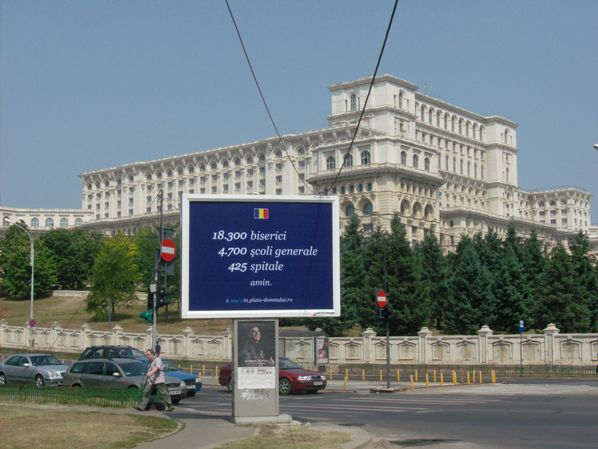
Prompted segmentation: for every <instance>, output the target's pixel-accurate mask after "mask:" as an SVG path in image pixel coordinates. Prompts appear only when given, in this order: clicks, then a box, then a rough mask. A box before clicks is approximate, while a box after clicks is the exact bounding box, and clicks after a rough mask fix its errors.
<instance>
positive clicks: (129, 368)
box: [120, 362, 146, 376]
mask: <svg viewBox="0 0 598 449" xmlns="http://www.w3.org/2000/svg"><path fill="white" fill-rule="evenodd" d="M120 368H121V369H122V370H123V372H124V373H125V376H144V375H145V371H146V368H145V363H140V362H127V363H121V364H120Z"/></svg>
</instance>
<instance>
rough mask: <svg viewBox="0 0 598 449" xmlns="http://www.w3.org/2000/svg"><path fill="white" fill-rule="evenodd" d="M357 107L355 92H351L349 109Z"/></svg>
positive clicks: (353, 109)
mask: <svg viewBox="0 0 598 449" xmlns="http://www.w3.org/2000/svg"><path fill="white" fill-rule="evenodd" d="M356 109H357V97H356V96H355V94H351V110H352V111H355V110H356Z"/></svg>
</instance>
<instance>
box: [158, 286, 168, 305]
mask: <svg viewBox="0 0 598 449" xmlns="http://www.w3.org/2000/svg"><path fill="white" fill-rule="evenodd" d="M168 293H169V292H168V291H167V290H166V289H165V288H161V289H160V290H159V291H158V302H156V309H158V308H160V307H163V306H167V305H169V304H170V302H171V301H170V298H169V297H168V296H169V295H168Z"/></svg>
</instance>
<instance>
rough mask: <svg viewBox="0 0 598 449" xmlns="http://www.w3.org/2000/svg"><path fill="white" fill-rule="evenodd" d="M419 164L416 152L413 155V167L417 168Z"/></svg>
mask: <svg viewBox="0 0 598 449" xmlns="http://www.w3.org/2000/svg"><path fill="white" fill-rule="evenodd" d="M418 165H419V158H418V157H417V154H414V155H413V168H418Z"/></svg>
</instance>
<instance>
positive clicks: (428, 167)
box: [424, 158, 430, 171]
mask: <svg viewBox="0 0 598 449" xmlns="http://www.w3.org/2000/svg"><path fill="white" fill-rule="evenodd" d="M424 170H425V171H430V159H429V158H425V159H424Z"/></svg>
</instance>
